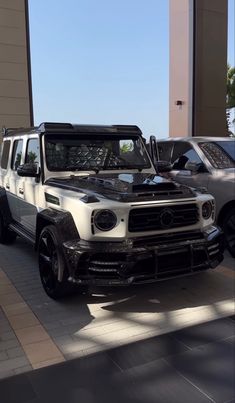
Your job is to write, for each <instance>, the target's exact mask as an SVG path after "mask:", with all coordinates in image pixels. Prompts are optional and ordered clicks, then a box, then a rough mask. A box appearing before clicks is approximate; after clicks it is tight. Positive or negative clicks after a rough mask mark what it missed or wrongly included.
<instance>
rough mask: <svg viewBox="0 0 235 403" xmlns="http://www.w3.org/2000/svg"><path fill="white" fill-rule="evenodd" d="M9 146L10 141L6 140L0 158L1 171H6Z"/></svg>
mask: <svg viewBox="0 0 235 403" xmlns="http://www.w3.org/2000/svg"><path fill="white" fill-rule="evenodd" d="M10 145H11V142H10V140H6V141H4V143H3V150H2V158H1V168H2V169H7V165H8V158H9V151H10Z"/></svg>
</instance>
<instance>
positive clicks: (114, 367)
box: [0, 318, 235, 403]
mask: <svg viewBox="0 0 235 403" xmlns="http://www.w3.org/2000/svg"><path fill="white" fill-rule="evenodd" d="M234 319H235V318H226V319H218V320H215V321H211V322H208V323H206V324H201V325H196V326H193V327H188V328H187V329H183V330H179V331H176V332H173V333H170V334H168V335H161V336H156V337H152V338H150V339H146V340H142V341H138V342H135V343H131V344H128V345H125V346H120V347H116V348H114V349H110V350H106V351H105V352H100V353H96V354H92V355H90V356H88V357H82V358H77V359H74V360H70V361H66V362H63V363H60V364H56V365H52V366H50V367H46V368H41V369H37V370H34V371H31V372H28V373H25V374H21V375H17V376H14V377H11V378H7V379H4V380H2V381H0V400H1V402H3V403H80V402H82V403H83V402H84V403H106V402H107V403H110V402H113V403H116V402H117V403H120V402H123V403H129V402H130V403H142V402H144V403H182V402H187V403H211V402H214V403H232V402H233V403H234V402H235V362H234V353H235V336H234V330H235V322H234Z"/></svg>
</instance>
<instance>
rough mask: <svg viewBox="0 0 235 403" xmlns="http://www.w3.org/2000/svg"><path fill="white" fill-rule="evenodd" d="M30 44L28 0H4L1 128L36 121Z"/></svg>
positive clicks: (0, 14)
mask: <svg viewBox="0 0 235 403" xmlns="http://www.w3.org/2000/svg"><path fill="white" fill-rule="evenodd" d="M29 44H30V42H29V24H28V4H27V1H25V0H0V131H1V129H2V127H3V126H5V127H22V126H30V125H33V106H32V86H31V69H30V49H29ZM0 142H1V139H0Z"/></svg>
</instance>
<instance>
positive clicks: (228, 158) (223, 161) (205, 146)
mask: <svg viewBox="0 0 235 403" xmlns="http://www.w3.org/2000/svg"><path fill="white" fill-rule="evenodd" d="M234 144H235V143H234V142H233V141H231V143H230V142H226V141H218V142H203V143H199V147H200V148H201V149H202V151H203V152H204V154H205V155H206V157H207V158H208V160H209V161H210V163H211V165H212V166H213V167H214V168H217V169H226V168H233V167H234V166H235V161H234V154H235V151H234ZM229 145H230V146H229Z"/></svg>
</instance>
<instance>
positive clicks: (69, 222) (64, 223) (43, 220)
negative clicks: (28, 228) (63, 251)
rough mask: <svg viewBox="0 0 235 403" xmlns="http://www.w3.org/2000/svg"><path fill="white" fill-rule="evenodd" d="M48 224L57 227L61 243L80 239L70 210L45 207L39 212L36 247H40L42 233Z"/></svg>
mask: <svg viewBox="0 0 235 403" xmlns="http://www.w3.org/2000/svg"><path fill="white" fill-rule="evenodd" d="M48 225H54V226H55V227H56V229H57V232H58V236H59V240H60V242H61V243H63V242H66V241H69V240H74V239H80V237H79V233H78V231H77V228H76V225H75V222H74V219H73V217H72V214H71V213H70V212H69V211H59V210H56V209H52V208H49V209H45V210H42V211H40V212H39V213H38V214H37V221H36V239H35V249H36V250H37V249H38V241H39V238H40V234H41V232H42V230H43V228H45V227H46V226H48Z"/></svg>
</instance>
